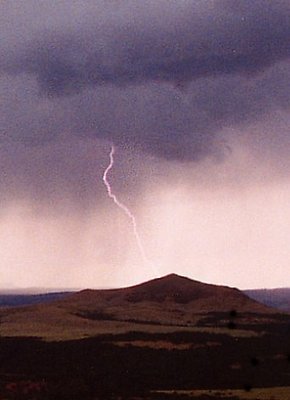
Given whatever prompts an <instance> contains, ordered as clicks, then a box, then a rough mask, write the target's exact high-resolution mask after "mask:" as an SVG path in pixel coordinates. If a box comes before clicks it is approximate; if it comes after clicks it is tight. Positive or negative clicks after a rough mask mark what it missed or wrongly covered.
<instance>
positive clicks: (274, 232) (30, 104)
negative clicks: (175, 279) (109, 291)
mask: <svg viewBox="0 0 290 400" xmlns="http://www.w3.org/2000/svg"><path fill="white" fill-rule="evenodd" d="M289 20H290V4H289V1H288V0H276V1H273V2H271V1H266V2H265V1H264V0H255V1H252V0H251V1H250V0H243V1H240V0H170V1H168V0H166V1H165V0H157V1H156V0H154V1H153V0H152V1H151V0H147V1H146V0H144V1H142V2H141V1H136V0H134V1H133V0H123V1H117V0H110V1H108V0H106V1H101V0H99V1H96V0H82V1H75V0H73V1H72V0H57V1H54V2H50V1H48V0H26V1H25V2H12V1H11V2H1V4H0V37H1V41H0V56H1V57H0V91H1V102H0V113H1V120H0V167H1V170H0V189H1V190H0V201H1V217H0V277H1V280H0V282H1V283H0V288H13V287H14V288H17V287H32V286H37V287H104V286H106V287H109V286H121V285H122V286H124V285H128V284H131V283H135V282H139V281H142V280H145V279H149V278H152V277H154V276H155V275H156V274H157V275H163V274H166V273H170V272H176V273H179V274H183V275H187V276H189V277H192V278H194V279H197V280H202V281H206V282H211V283H219V284H227V285H231V286H237V287H241V288H251V287H277V286H290V278H289V279H288V276H289V261H290V249H289V239H290V224H289V223H290V209H289V198H290V175H289V171H290V169H289V168H290V157H289V154H290V112H289V110H290V92H289V78H290V68H289V67H290V46H289V43H290V24H289ZM111 144H114V145H115V147H116V153H115V165H114V168H113V169H112V170H111V171H110V175H109V180H110V182H111V184H112V187H113V190H114V192H115V193H116V194H118V196H119V199H120V201H122V202H123V203H125V204H126V205H127V206H129V207H130V209H131V210H132V211H133V212H134V214H135V216H136V221H137V224H138V230H139V234H140V238H141V239H142V242H143V246H144V248H145V250H146V255H147V257H148V259H149V260H150V262H149V263H148V264H144V263H143V262H142V258H141V257H140V252H139V251H138V246H137V245H136V241H135V240H134V235H133V234H132V226H131V225H130V221H129V220H128V218H126V215H125V214H124V213H122V211H121V210H120V209H118V208H116V207H115V206H114V204H113V202H112V200H111V199H109V198H108V196H107V195H106V188H105V186H104V184H103V182H102V175H103V173H104V171H105V169H106V167H107V166H108V163H109V152H110V145H111Z"/></svg>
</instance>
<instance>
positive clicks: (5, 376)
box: [0, 274, 290, 400]
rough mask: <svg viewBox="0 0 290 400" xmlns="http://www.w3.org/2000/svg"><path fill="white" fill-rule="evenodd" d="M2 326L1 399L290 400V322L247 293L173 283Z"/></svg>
mask: <svg viewBox="0 0 290 400" xmlns="http://www.w3.org/2000/svg"><path fill="white" fill-rule="evenodd" d="M0 316H1V323H0V333H1V338H0V346H1V347H0V348H1V351H0V378H1V380H0V382H1V383H0V394H1V395H2V397H3V398H5V399H8V400H14V399H15V400H16V399H25V400H28V399H35V400H40V399H41V400H45V399H54V400H55V399H56V400H57V399H59V400H64V399H70V400H71V399H80V398H81V399H84V400H85V399H92V400H93V399H135V400H136V399H184V398H187V399H188V398H195V399H203V400H205V399H218V398H219V399H221V398H227V399H244V398H245V399H248V398H249V399H250V398H256V397H253V396H255V395H257V390H259V389H260V390H262V389H263V390H264V392H263V393H264V394H263V396H264V397H261V399H266V398H267V397H265V396H268V398H272V399H273V400H276V399H277V400H278V399H279V400H282V399H283V396H284V397H285V396H288V394H289V388H288V387H287V385H288V384H289V379H290V341H289V333H290V316H289V315H287V314H283V313H282V312H280V313H279V312H277V310H275V309H273V308H269V307H267V306H265V305H262V304H260V303H258V302H257V301H255V300H252V299H250V298H249V297H247V296H246V295H245V294H244V293H242V292H241V291H239V290H238V289H233V288H229V287H224V286H216V285H209V284H204V283H201V282H197V281H194V280H191V279H188V278H185V277H181V276H178V275H175V274H171V275H168V276H165V277H163V278H158V279H154V280H152V281H149V282H146V283H143V284H140V285H136V286H132V287H129V288H123V289H113V290H84V291H81V292H77V293H73V294H71V295H68V296H66V297H64V298H62V299H58V300H55V301H52V302H51V303H49V304H37V305H31V306H25V307H12V308H2V309H1V312H0ZM273 371H275V373H273ZM279 388H283V390H282V389H279ZM285 393H286V394H285ZM223 396H224V397H223ZM245 396H246V397H245ZM249 396H252V397H249ZM270 396H271V397H270ZM275 396H276V397H275ZM277 396H278V397H277ZM279 396H280V397H279ZM257 398H259V397H257ZM285 398H286V397H285Z"/></svg>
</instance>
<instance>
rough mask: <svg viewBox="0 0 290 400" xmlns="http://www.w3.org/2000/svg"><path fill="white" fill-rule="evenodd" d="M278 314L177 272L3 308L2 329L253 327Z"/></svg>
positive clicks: (81, 331)
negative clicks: (118, 287) (40, 302)
mask: <svg viewBox="0 0 290 400" xmlns="http://www.w3.org/2000/svg"><path fill="white" fill-rule="evenodd" d="M61 295H62V294H61ZM50 300H52V298H50ZM278 314H279V313H277V310H274V309H271V308H269V307H267V306H265V305H263V304H260V303H258V302H257V301H255V300H253V299H251V298H249V297H248V296H247V295H246V294H244V293H243V292H241V291H240V290H238V289H235V288H230V287H226V286H217V285H209V284H205V283H201V282H198V281H195V280H192V279H188V278H186V277H182V276H178V275H176V274H171V275H167V276H165V277H162V278H158V279H154V280H151V281H149V282H145V283H142V284H140V285H135V286H131V287H128V288H122V289H109V290H108V289H107V290H83V291H80V292H77V293H73V294H68V295H65V296H63V297H61V298H58V299H56V300H54V301H51V302H49V303H46V304H34V305H30V306H25V307H17V308H15V307H14V308H6V309H5V308H3V309H2V310H0V335H2V336H39V337H44V338H47V339H51V340H54V339H71V338H82V337H90V336H96V335H100V334H108V333H109V334H116V333H126V332H132V331H135V332H136V331H138V332H155V333H158V332H163V333H166V332H173V331H178V330H189V331H192V330H194V331H196V330H200V329H201V330H202V331H204V329H212V328H215V329H221V330H223V329H226V330H227V329H228V328H229V327H230V328H239V329H249V326H250V325H251V324H260V325H261V326H262V325H265V324H268V323H270V322H271V321H274V320H275V319H276V318H277V315H278ZM278 317H279V315H278ZM279 318H280V317H279ZM237 331H238V329H237Z"/></svg>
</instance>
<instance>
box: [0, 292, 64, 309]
mask: <svg viewBox="0 0 290 400" xmlns="http://www.w3.org/2000/svg"><path fill="white" fill-rule="evenodd" d="M69 294H71V292H56V293H41V294H0V307H19V306H26V305H32V304H42V303H49V302H51V301H55V300H60V299H62V298H64V297H66V296H68V295H69Z"/></svg>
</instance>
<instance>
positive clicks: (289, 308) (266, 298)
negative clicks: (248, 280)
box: [244, 288, 290, 312]
mask: <svg viewBox="0 0 290 400" xmlns="http://www.w3.org/2000/svg"><path fill="white" fill-rule="evenodd" d="M244 293H245V294H246V295H247V296H249V297H251V298H252V299H254V300H257V301H259V302H260V303H263V304H265V305H267V306H269V307H275V308H277V309H279V310H282V311H286V312H290V288H282V289H255V290H245V291H244Z"/></svg>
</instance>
